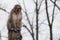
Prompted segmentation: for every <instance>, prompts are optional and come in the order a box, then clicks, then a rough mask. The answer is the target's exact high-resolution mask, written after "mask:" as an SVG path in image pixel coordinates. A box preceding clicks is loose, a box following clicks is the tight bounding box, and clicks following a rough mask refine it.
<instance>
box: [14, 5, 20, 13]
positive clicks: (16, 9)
mask: <svg viewBox="0 0 60 40" xmlns="http://www.w3.org/2000/svg"><path fill="white" fill-rule="evenodd" d="M13 10H14V12H15V13H17V14H19V13H20V12H21V6H20V5H18V4H17V5H15V7H14V8H13Z"/></svg>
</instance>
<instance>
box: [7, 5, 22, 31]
mask: <svg viewBox="0 0 60 40" xmlns="http://www.w3.org/2000/svg"><path fill="white" fill-rule="evenodd" d="M21 26H22V13H21V6H20V5H15V7H14V8H13V9H12V10H11V13H10V16H9V19H8V22H7V28H8V30H10V29H11V28H12V27H14V29H15V28H16V29H17V30H21V29H20V28H21ZM12 29H13V28H12Z"/></svg>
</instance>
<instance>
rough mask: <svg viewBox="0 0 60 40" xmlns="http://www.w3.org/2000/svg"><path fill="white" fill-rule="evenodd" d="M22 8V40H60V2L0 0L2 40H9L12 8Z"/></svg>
mask: <svg viewBox="0 0 60 40" xmlns="http://www.w3.org/2000/svg"><path fill="white" fill-rule="evenodd" d="M16 4H19V5H21V7H22V10H21V11H22V28H21V35H22V40H60V18H59V17H60V14H59V13H60V0H0V40H8V38H9V36H8V29H7V20H8V18H9V15H10V12H11V10H12V8H13V7H14V6H15V5H16Z"/></svg>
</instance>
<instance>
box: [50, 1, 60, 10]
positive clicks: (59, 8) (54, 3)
mask: <svg viewBox="0 0 60 40" xmlns="http://www.w3.org/2000/svg"><path fill="white" fill-rule="evenodd" d="M50 1H51V2H52V3H53V4H54V5H55V6H56V7H57V8H58V9H59V10H60V7H59V6H58V5H57V4H56V3H55V2H53V1H52V0H50Z"/></svg>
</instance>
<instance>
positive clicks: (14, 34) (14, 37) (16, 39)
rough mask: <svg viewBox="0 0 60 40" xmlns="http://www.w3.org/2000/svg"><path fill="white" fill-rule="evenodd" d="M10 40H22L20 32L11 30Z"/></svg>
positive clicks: (9, 33) (9, 32)
mask: <svg viewBox="0 0 60 40" xmlns="http://www.w3.org/2000/svg"><path fill="white" fill-rule="evenodd" d="M8 40H22V36H21V33H20V31H18V30H16V31H15V30H9V31H8Z"/></svg>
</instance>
